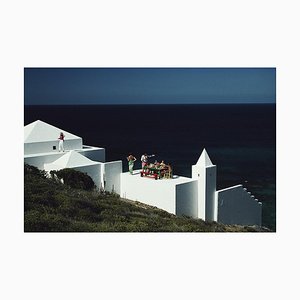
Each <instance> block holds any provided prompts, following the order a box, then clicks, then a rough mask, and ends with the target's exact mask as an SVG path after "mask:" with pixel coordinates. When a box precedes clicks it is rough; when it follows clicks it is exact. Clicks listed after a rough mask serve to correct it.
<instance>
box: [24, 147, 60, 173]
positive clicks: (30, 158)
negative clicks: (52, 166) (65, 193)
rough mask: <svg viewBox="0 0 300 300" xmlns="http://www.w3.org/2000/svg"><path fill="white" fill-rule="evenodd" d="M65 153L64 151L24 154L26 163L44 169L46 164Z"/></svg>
mask: <svg viewBox="0 0 300 300" xmlns="http://www.w3.org/2000/svg"><path fill="white" fill-rule="evenodd" d="M64 154H65V153H63V152H57V151H56V152H55V153H40V154H31V155H25V156H24V163H25V164H28V165H31V166H34V167H37V168H38V169H40V170H43V169H44V164H45V163H46V164H49V163H52V162H54V161H55V160H57V159H58V158H60V157H61V156H63V155H64Z"/></svg>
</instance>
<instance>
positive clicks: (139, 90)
mask: <svg viewBox="0 0 300 300" xmlns="http://www.w3.org/2000/svg"><path fill="white" fill-rule="evenodd" d="M275 78H276V69H275V68H25V69H24V85H25V86H24V90H25V105H30V104H55V105H57V104H148V103H154V104H156V103H157V104H169V103H170V104H171V103H187V104H188V103H275V98H276V83H275Z"/></svg>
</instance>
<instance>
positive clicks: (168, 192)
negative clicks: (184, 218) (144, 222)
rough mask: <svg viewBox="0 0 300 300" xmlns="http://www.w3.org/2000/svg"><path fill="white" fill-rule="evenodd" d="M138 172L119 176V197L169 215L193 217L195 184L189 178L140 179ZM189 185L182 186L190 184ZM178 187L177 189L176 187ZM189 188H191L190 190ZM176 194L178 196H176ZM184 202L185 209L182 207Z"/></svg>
mask: <svg viewBox="0 0 300 300" xmlns="http://www.w3.org/2000/svg"><path fill="white" fill-rule="evenodd" d="M139 171H140V170H136V171H135V172H134V175H130V174H129V173H128V172H127V173H122V174H121V194H120V195H121V197H123V198H125V199H130V200H134V201H139V202H143V203H146V204H149V205H152V206H156V207H158V208H161V209H163V210H166V211H167V212H169V213H172V214H176V213H177V212H178V213H179V214H181V215H182V214H185V215H190V216H193V215H195V214H196V213H197V212H191V211H192V210H193V208H195V201H196V197H195V195H196V192H195V190H196V185H197V182H196V181H195V180H192V179H190V178H186V177H179V176H174V178H173V179H158V180H155V179H153V178H147V177H141V176H140V172H139ZM191 182H192V184H191V185H184V184H187V183H191ZM178 185H180V186H179V187H177V186H178ZM189 188H192V189H191V190H190V189H189ZM176 192H178V196H177V195H176ZM184 202H186V203H187V207H186V208H185V207H184Z"/></svg>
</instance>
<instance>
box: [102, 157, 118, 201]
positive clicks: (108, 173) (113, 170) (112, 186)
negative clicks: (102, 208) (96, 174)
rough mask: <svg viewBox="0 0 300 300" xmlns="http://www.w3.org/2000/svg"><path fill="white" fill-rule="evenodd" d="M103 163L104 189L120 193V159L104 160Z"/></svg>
mask: <svg viewBox="0 0 300 300" xmlns="http://www.w3.org/2000/svg"><path fill="white" fill-rule="evenodd" d="M103 165H104V172H103V176H104V178H103V180H104V182H105V190H106V191H108V192H115V193H117V194H119V195H120V194H121V173H122V161H121V160H118V161H111V162H106V163H104V164H103Z"/></svg>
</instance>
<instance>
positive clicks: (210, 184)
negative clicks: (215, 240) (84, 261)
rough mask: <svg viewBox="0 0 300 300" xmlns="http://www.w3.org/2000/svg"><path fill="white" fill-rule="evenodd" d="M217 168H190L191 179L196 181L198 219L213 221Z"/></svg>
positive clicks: (212, 166) (196, 166)
mask: <svg viewBox="0 0 300 300" xmlns="http://www.w3.org/2000/svg"><path fill="white" fill-rule="evenodd" d="M216 177H217V167H216V166H215V165H211V166H199V165H193V166H192V178H193V179H197V180H198V216H197V217H198V218H200V219H202V220H205V221H213V218H214V202H215V192H216Z"/></svg>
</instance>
